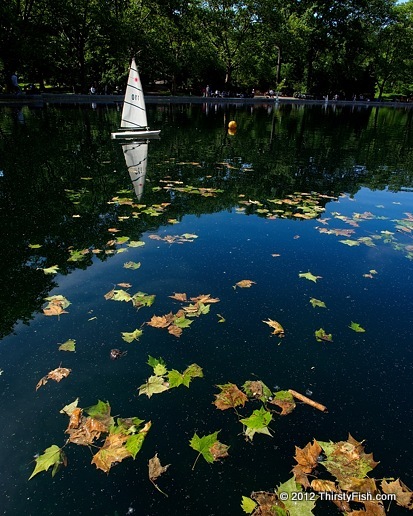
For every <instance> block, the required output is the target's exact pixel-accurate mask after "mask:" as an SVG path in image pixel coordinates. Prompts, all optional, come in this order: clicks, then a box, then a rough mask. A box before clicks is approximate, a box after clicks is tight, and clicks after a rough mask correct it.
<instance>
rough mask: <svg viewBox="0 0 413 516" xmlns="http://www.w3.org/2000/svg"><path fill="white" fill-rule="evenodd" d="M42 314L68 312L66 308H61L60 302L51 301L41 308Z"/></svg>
mask: <svg viewBox="0 0 413 516" xmlns="http://www.w3.org/2000/svg"><path fill="white" fill-rule="evenodd" d="M43 313H44V315H49V316H50V315H60V314H67V313H69V312H66V310H63V308H62V307H61V305H60V304H57V303H53V304H52V303H51V304H50V305H49V306H48V307H46V308H43Z"/></svg>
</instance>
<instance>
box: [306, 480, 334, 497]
mask: <svg viewBox="0 0 413 516" xmlns="http://www.w3.org/2000/svg"><path fill="white" fill-rule="evenodd" d="M311 488H312V489H314V491H321V492H325V493H337V492H338V491H339V489H338V487H337V486H336V484H335V483H334V482H332V481H331V480H319V479H317V478H316V479H314V480H312V481H311Z"/></svg>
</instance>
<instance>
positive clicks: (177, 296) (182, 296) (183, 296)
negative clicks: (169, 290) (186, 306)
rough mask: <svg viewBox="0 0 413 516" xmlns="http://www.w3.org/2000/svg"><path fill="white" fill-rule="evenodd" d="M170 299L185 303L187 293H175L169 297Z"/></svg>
mask: <svg viewBox="0 0 413 516" xmlns="http://www.w3.org/2000/svg"><path fill="white" fill-rule="evenodd" d="M169 297H170V298H172V299H176V300H177V301H183V302H185V301H187V299H186V294H185V293H183V294H177V293H176V292H175V293H174V295H173V296H169Z"/></svg>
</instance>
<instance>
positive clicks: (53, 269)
mask: <svg viewBox="0 0 413 516" xmlns="http://www.w3.org/2000/svg"><path fill="white" fill-rule="evenodd" d="M42 270H43V272H44V273H45V274H57V271H58V270H59V267H58V266H57V265H52V266H51V267H47V268H46V269H42Z"/></svg>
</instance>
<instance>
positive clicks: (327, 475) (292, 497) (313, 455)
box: [241, 435, 413, 516]
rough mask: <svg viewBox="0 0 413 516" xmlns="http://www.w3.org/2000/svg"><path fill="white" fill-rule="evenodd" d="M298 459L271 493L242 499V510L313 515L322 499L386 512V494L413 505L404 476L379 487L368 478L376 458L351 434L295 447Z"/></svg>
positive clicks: (349, 509) (349, 508)
mask: <svg viewBox="0 0 413 516" xmlns="http://www.w3.org/2000/svg"><path fill="white" fill-rule="evenodd" d="M294 459H295V461H296V464H295V466H294V467H293V470H292V472H293V477H292V478H290V479H289V480H287V481H286V482H284V483H283V484H280V485H279V486H278V487H277V488H275V489H274V491H272V492H271V491H270V492H268V491H267V492H266V491H257V492H253V493H251V495H250V497H247V496H243V497H242V501H241V507H242V509H243V510H244V512H246V513H247V514H252V515H253V516H259V515H261V514H267V515H268V516H271V515H277V516H288V515H289V514H291V515H292V514H307V515H311V514H313V512H312V511H313V509H314V508H315V506H316V503H317V501H318V500H319V499H320V498H321V499H323V500H327V501H328V500H331V501H332V503H334V504H335V505H336V506H337V508H338V510H339V511H340V512H343V513H345V514H353V515H362V514H366V515H367V514H371V515H377V516H380V515H384V514H386V510H385V507H384V504H383V501H382V500H385V499H386V495H393V497H394V501H395V503H396V504H397V505H399V506H401V507H404V508H407V509H410V510H412V509H413V492H412V491H411V490H410V489H409V488H408V487H407V486H406V485H405V484H403V482H401V481H400V479H396V480H394V479H382V480H381V482H380V487H379V486H378V485H377V483H378V481H377V480H376V479H374V478H372V477H371V476H370V475H369V476H368V474H369V473H370V471H372V470H373V469H374V468H375V467H376V466H377V464H378V462H376V461H375V460H374V459H373V454H372V453H369V454H367V453H365V451H364V446H363V443H362V442H358V441H356V439H354V438H353V437H352V436H351V435H349V436H348V439H347V440H346V441H339V442H331V441H329V442H324V441H316V440H315V439H314V440H313V442H309V443H308V444H307V445H306V446H305V447H304V448H299V447H298V446H296V453H295V457H294ZM320 466H323V469H321V468H320ZM310 478H311V481H310ZM389 480H390V481H389ZM304 490H305V491H304ZM297 507H298V508H299V509H298V508H297ZM359 507H362V510H360V509H359ZM297 510H299V512H296V511H297Z"/></svg>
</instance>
